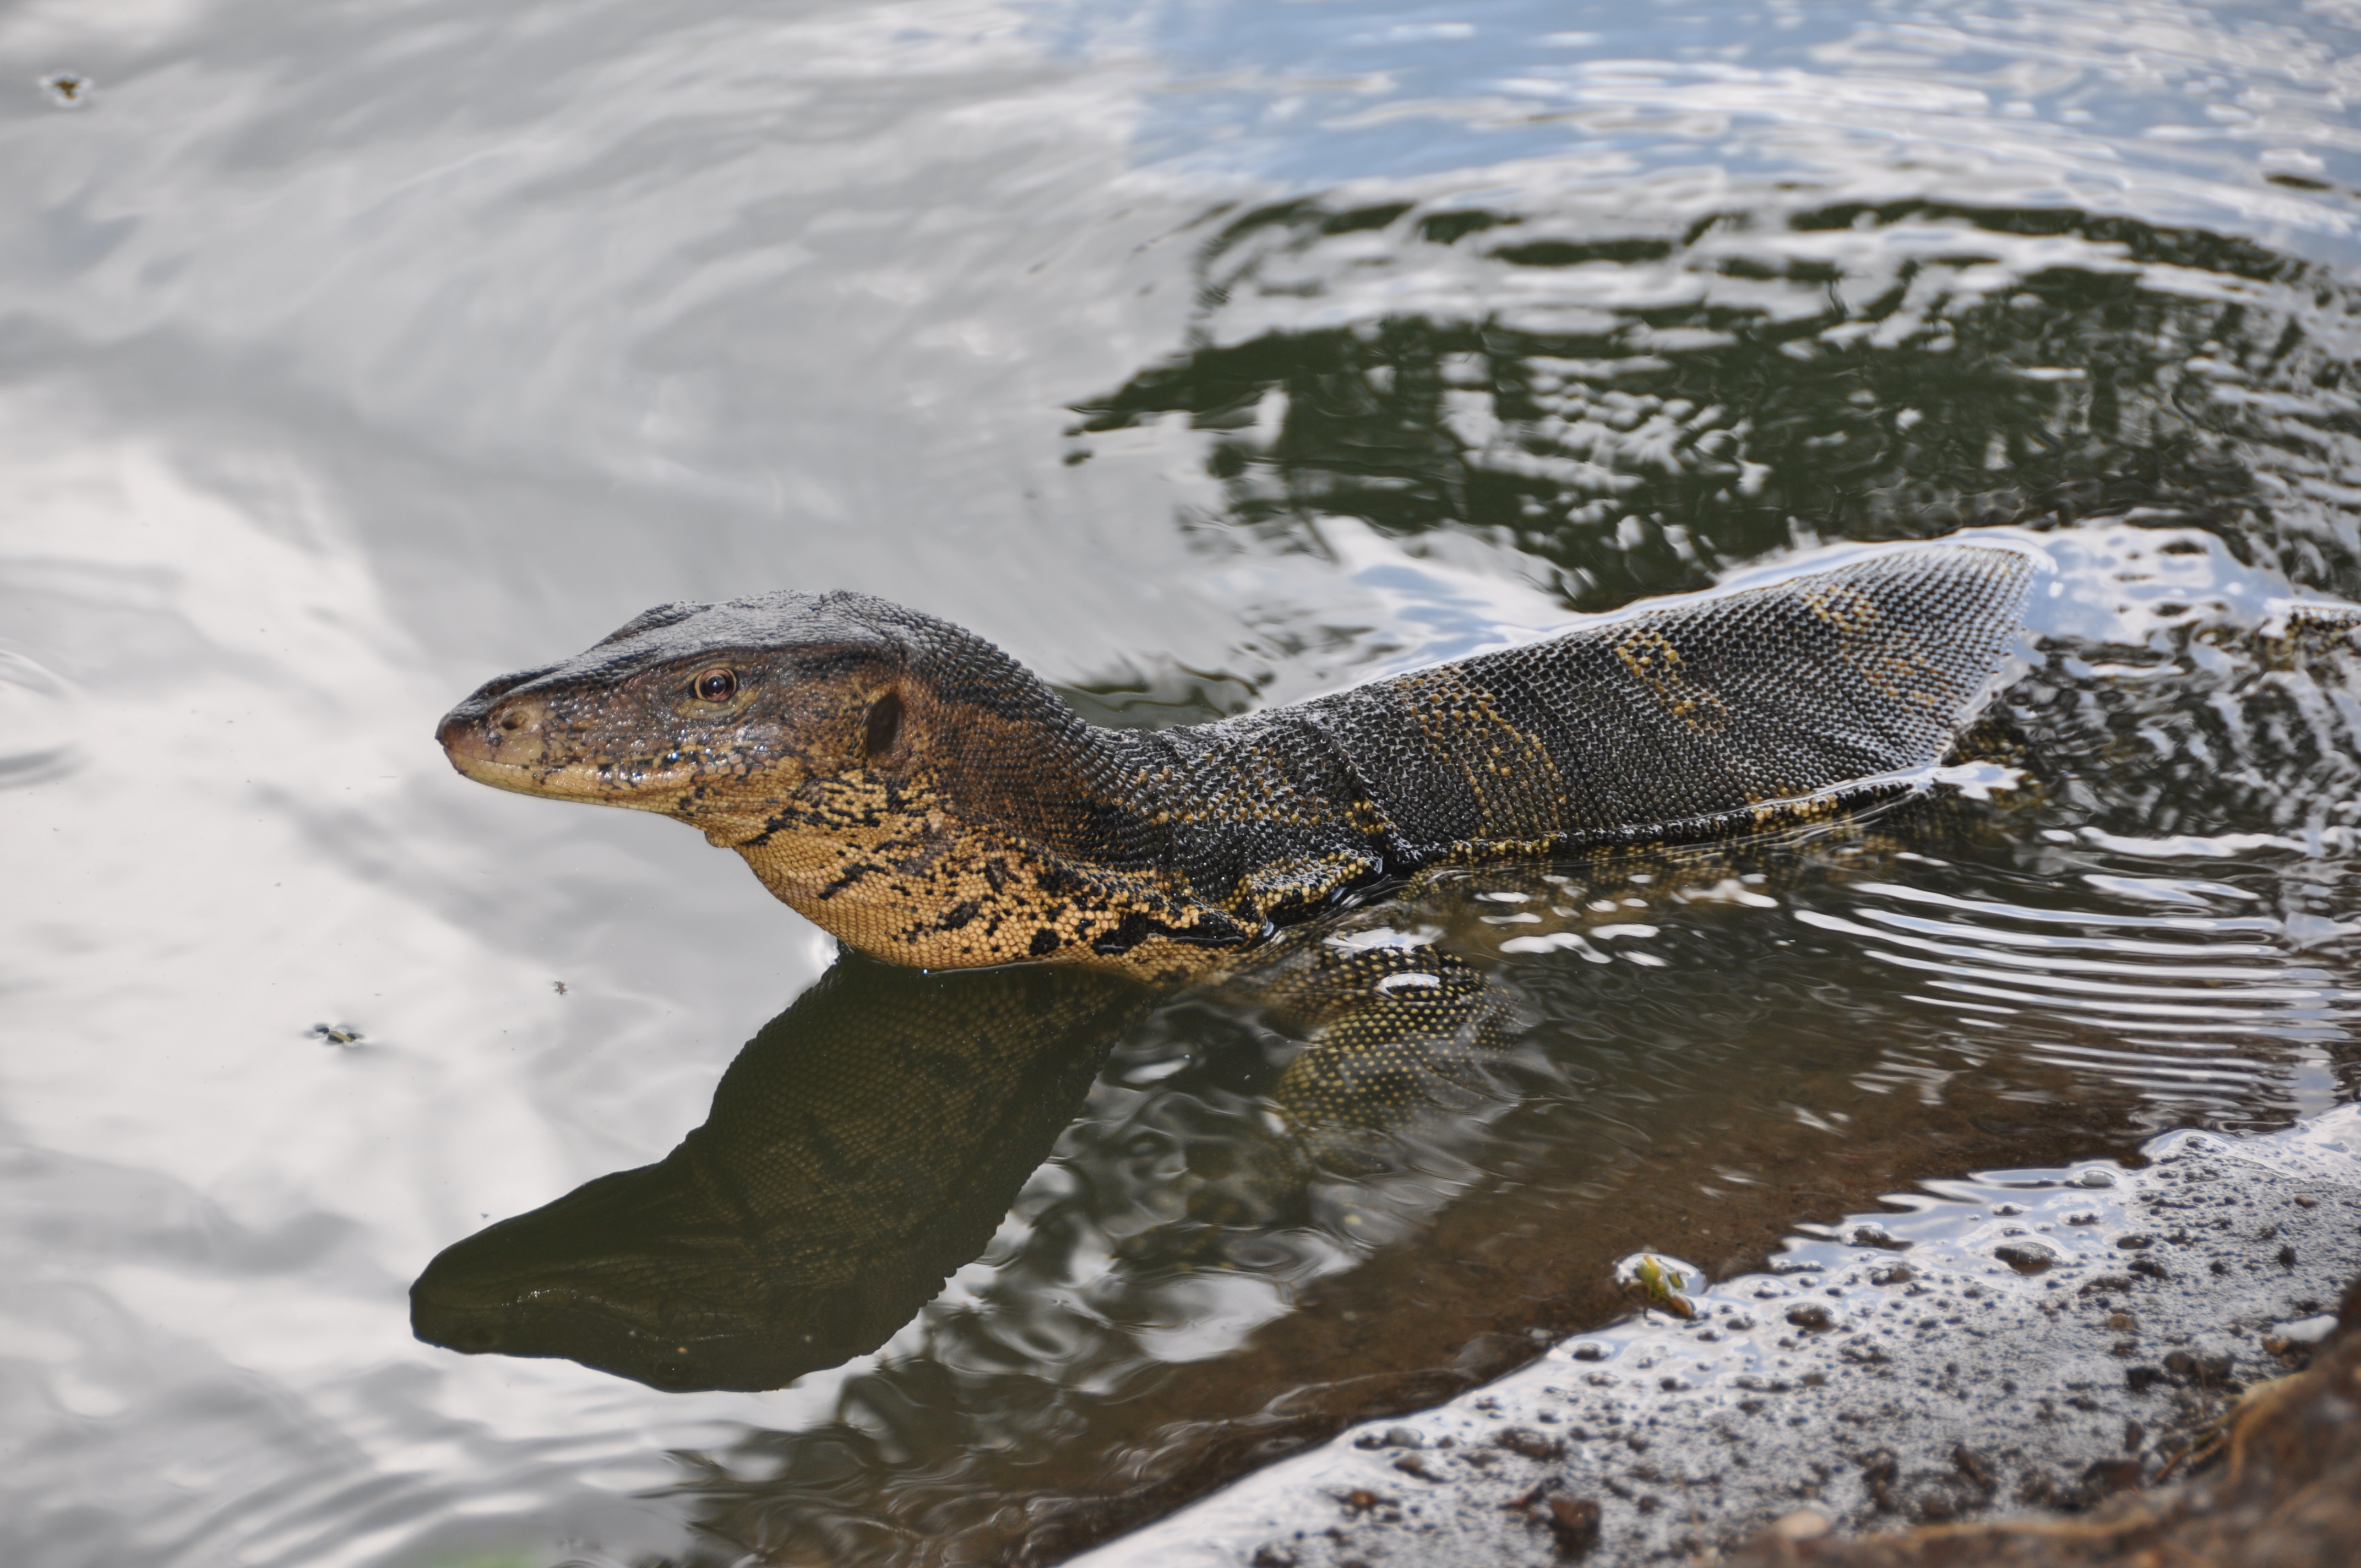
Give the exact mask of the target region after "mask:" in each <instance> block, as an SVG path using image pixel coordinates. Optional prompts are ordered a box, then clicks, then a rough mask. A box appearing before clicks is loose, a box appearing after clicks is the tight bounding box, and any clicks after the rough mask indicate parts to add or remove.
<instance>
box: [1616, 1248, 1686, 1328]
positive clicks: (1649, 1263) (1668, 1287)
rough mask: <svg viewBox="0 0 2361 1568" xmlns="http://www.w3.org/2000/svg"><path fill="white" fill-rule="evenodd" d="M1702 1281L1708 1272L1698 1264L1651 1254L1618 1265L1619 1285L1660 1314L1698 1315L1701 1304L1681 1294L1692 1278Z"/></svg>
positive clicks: (1617, 1281) (1637, 1254)
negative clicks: (1693, 1276) (1694, 1276)
mask: <svg viewBox="0 0 2361 1568" xmlns="http://www.w3.org/2000/svg"><path fill="white" fill-rule="evenodd" d="M1692 1274H1694V1275H1696V1276H1697V1278H1698V1280H1699V1281H1703V1279H1704V1278H1705V1270H1703V1269H1701V1268H1698V1267H1697V1266H1696V1265H1695V1264H1688V1263H1682V1262H1680V1261H1679V1260H1678V1259H1675V1258H1668V1257H1662V1256H1659V1255H1656V1254H1654V1253H1651V1252H1635V1253H1633V1254H1632V1255H1631V1256H1629V1257H1627V1258H1625V1259H1624V1260H1623V1261H1622V1262H1620V1263H1619V1264H1617V1265H1616V1266H1615V1283H1616V1284H1617V1285H1618V1286H1620V1287H1621V1288H1622V1290H1623V1293H1624V1294H1625V1295H1627V1296H1637V1297H1638V1298H1640V1299H1641V1300H1642V1301H1644V1302H1646V1303H1647V1304H1648V1305H1649V1306H1651V1307H1653V1308H1655V1309H1656V1310H1658V1311H1660V1312H1670V1313H1671V1314H1672V1315H1673V1316H1675V1317H1676V1318H1694V1317H1696V1316H1697V1304H1696V1303H1695V1302H1693V1301H1691V1300H1690V1299H1688V1298H1687V1297H1686V1296H1684V1295H1682V1294H1681V1292H1682V1291H1684V1290H1686V1289H1687V1288H1689V1276H1690V1275H1692Z"/></svg>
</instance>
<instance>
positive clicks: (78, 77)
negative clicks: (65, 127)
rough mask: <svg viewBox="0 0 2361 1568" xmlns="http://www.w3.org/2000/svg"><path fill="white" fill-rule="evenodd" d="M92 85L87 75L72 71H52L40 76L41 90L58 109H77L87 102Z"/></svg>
mask: <svg viewBox="0 0 2361 1568" xmlns="http://www.w3.org/2000/svg"><path fill="white" fill-rule="evenodd" d="M94 85H96V84H95V83H94V82H92V81H91V79H90V78H89V77H87V76H84V75H82V73H81V72H80V71H51V72H50V73H49V75H47V76H44V77H42V78H41V91H42V92H44V93H48V94H49V102H50V103H52V104H56V105H57V106H58V107H59V108H60V109H79V108H81V107H82V105H83V104H87V103H89V102H90V93H91V89H92V88H93V86H94Z"/></svg>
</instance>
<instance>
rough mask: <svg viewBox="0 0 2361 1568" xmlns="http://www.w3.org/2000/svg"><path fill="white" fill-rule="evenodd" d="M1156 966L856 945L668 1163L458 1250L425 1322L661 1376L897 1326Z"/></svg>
mask: <svg viewBox="0 0 2361 1568" xmlns="http://www.w3.org/2000/svg"><path fill="white" fill-rule="evenodd" d="M1146 1004H1147V999H1146V997H1145V995H1144V994H1143V993H1142V992H1140V991H1139V989H1138V988H1137V986H1134V985H1132V984H1130V983H1128V982H1126V981H1120V980H1113V979H1109V978H1106V977H1104V976H1098V975H1088V974H1076V973H1070V972H1067V971H1063V970H1001V971H997V972H994V973H988V974H981V975H970V976H958V975H950V976H945V975H928V974H923V973H918V972H916V971H912V970H895V969H890V968H888V967H886V966H884V965H883V964H877V963H873V962H870V961H868V960H865V959H858V958H854V957H850V956H848V957H847V958H845V959H841V960H840V961H839V962H838V963H837V965H836V966H835V967H834V968H833V969H831V970H829V972H828V973H827V974H826V975H825V976H823V977H822V978H821V980H820V981H819V983H818V985H816V986H814V987H813V988H812V989H811V990H809V991H807V992H805V993H804V994H803V995H802V996H801V997H799V998H797V999H796V1002H795V1003H794V1004H793V1005H792V1006H790V1007H788V1009H787V1010H786V1011H785V1012H784V1013H782V1014H779V1015H778V1016H777V1017H776V1018H774V1019H772V1020H771V1022H770V1023H769V1024H767V1025H764V1026H763V1031H762V1033H760V1034H759V1035H756V1036H754V1038H753V1039H752V1040H750V1041H749V1042H747V1045H746V1048H745V1049H744V1050H743V1051H741V1052H740V1053H739V1055H738V1059H737V1060H736V1061H734V1062H732V1063H731V1064H730V1070H729V1071H728V1072H726V1073H724V1074H723V1075H722V1079H721V1082H720V1084H719V1087H718V1088H717V1089H716V1090H715V1091H714V1096H713V1110H712V1113H711V1114H710V1115H709V1116H708V1118H707V1119H706V1122H705V1124H704V1125H703V1126H701V1127H698V1128H697V1130H696V1131H694V1132H692V1133H690V1134H689V1135H688V1136H687V1137H686V1139H684V1140H683V1141H682V1143H681V1146H679V1147H678V1148H676V1149H675V1150H674V1151H673V1152H672V1154H671V1155H669V1156H668V1157H665V1158H664V1160H663V1161H662V1162H660V1163H659V1164H656V1165H652V1166H645V1167H642V1168H640V1169H637V1170H626V1171H620V1172H618V1173H617V1174H615V1175H613V1176H606V1177H601V1178H599V1179H598V1180H596V1181H593V1182H590V1183H588V1185H586V1186H583V1187H581V1188H578V1189H577V1190H575V1191H573V1192H571V1193H568V1194H567V1195H566V1196H565V1197H564V1198H561V1199H559V1200H557V1201H555V1202H554V1203H551V1204H548V1205H546V1206H545V1207H543V1208H540V1209H536V1210H534V1211H533V1212H531V1213H529V1214H521V1215H519V1216H517V1217H516V1218H515V1219H512V1220H508V1221H504V1222H502V1223H500V1224H497V1225H494V1226H492V1227H491V1228H490V1229H489V1230H486V1231H482V1232H479V1233H478V1234H475V1235H473V1236H470V1237H468V1238H467V1240H466V1241H463V1242H461V1243H459V1244H458V1245H455V1246H453V1247H450V1248H448V1249H447V1250H445V1252H444V1253H443V1254H442V1255H439V1256H437V1257H436V1258H435V1259H434V1262H433V1263H432V1264H431V1265H429V1266H428V1267H427V1269H426V1272H425V1273H424V1274H423V1275H422V1276H421V1277H420V1278H419V1280H418V1283H417V1284H416V1285H415V1286H413V1287H412V1291H411V1317H412V1325H413V1326H414V1327H415V1328H416V1330H417V1332H418V1334H419V1337H420V1338H422V1339H424V1340H427V1341H430V1342H431V1343H436V1344H443V1345H448V1346H450V1347H451V1348H452V1349H455V1350H464V1351H470V1352H486V1351H497V1352H500V1353H503V1354H510V1355H561V1356H566V1357H567V1358H569V1359H572V1360H575V1361H579V1362H582V1363H583V1364H585V1365H590V1366H595V1367H598V1368H600V1369H601V1370H604V1371H608V1372H614V1373H619V1374H620V1375H621V1376H626V1377H632V1378H637V1379H638V1380H639V1381H641V1382H642V1383H651V1384H653V1385H654V1386H656V1387H659V1388H675V1389H685V1388H776V1387H783V1386H785V1384H787V1383H790V1382H793V1381H794V1380H795V1379H796V1378H797V1377H800V1376H803V1375H804V1374H805V1373H807V1372H810V1371H814V1370H816V1369H818V1368H821V1367H828V1366H834V1365H839V1364H840V1363H841V1362H843V1361H845V1360H847V1359H848V1358H850V1357H851V1356H855V1355H860V1354H863V1353H865V1352H868V1351H872V1350H874V1349H876V1348H877V1346H878V1345H880V1344H882V1343H884V1341H885V1340H886V1338H887V1337H888V1336H890V1335H891V1334H892V1333H893V1332H894V1331H895V1330H896V1329H898V1328H900V1327H901V1326H902V1325H903V1324H904V1323H906V1322H907V1321H909V1320H910V1316H911V1314H912V1313H914V1312H916V1311H917V1310H918V1309H919V1308H920V1307H922V1306H924V1305H925V1304H926V1302H927V1301H928V1299H930V1298H931V1297H933V1296H934V1295H935V1293H936V1292H937V1291H939V1290H940V1289H941V1288H942V1284H943V1279H944V1277H945V1276H947V1275H949V1274H950V1272H951V1271H952V1270H953V1269H955V1268H957V1267H959V1266H961V1264H964V1263H966V1262H967V1261H968V1260H969V1259H971V1258H972V1257H973V1256H975V1255H976V1254H977V1253H979V1252H981V1251H983V1244H984V1243H985V1241H987V1240H988V1239H989V1238H990V1237H991V1235H992V1233H993V1232H994V1230H995V1229H996V1228H998V1226H999V1224H1000V1222H1001V1218H1002V1216H1003V1215H1005V1213H1006V1212H1007V1210H1008V1201H1009V1200H1010V1199H1011V1198H1012V1197H1014V1196H1015V1195H1016V1190H1017V1188H1018V1186H1019V1185H1020V1184H1021V1183H1022V1182H1023V1181H1024V1179H1025V1178H1026V1177H1027V1176H1028V1175H1030V1174H1031V1173H1032V1170H1033V1168H1034V1167H1036V1166H1037V1165H1038V1164H1040V1162H1041V1160H1042V1157H1044V1156H1046V1155H1047V1154H1048V1153H1049V1146H1050V1144H1051V1143H1052V1142H1053V1141H1054V1140H1055V1139H1056V1138H1057V1135H1058V1134H1059V1132H1060V1129H1062V1128H1063V1127H1064V1126H1065V1124H1067V1122H1069V1121H1070V1120H1071V1119H1072V1116H1073V1113H1074V1112H1075V1111H1076V1109H1078V1108H1079V1107H1080V1105H1081V1103H1082V1096H1083V1094H1084V1093H1085V1092H1086V1091H1088V1089H1089V1087H1090V1082H1091V1079H1092V1077H1093V1074H1095V1073H1096V1072H1097V1070H1098V1065H1099V1061H1100V1059H1101V1058H1103V1057H1104V1054H1105V1051H1106V1047H1107V1046H1108V1044H1109V1043H1110V1042H1111V1041H1112V1040H1113V1039H1114V1038H1115V1036H1116V1035H1117V1034H1119V1033H1120V1032H1121V1031H1122V1030H1123V1029H1124V1027H1125V1026H1126V1025H1128V1024H1130V1023H1131V1022H1132V1021H1134V1020H1135V1019H1137V1017H1138V1015H1139V1014H1141V1013H1142V1012H1143V1011H1145V1008H1146Z"/></svg>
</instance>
